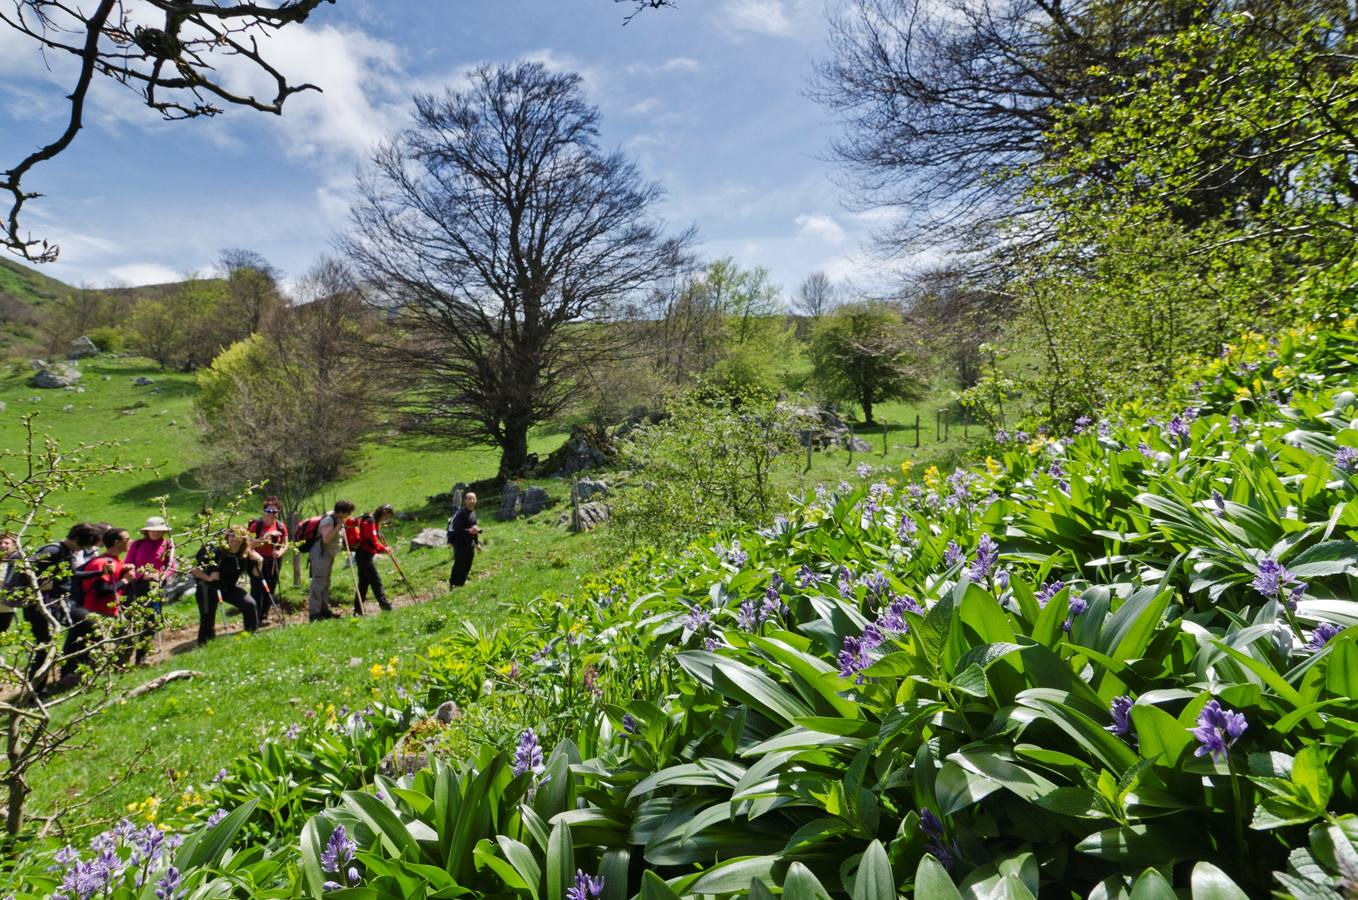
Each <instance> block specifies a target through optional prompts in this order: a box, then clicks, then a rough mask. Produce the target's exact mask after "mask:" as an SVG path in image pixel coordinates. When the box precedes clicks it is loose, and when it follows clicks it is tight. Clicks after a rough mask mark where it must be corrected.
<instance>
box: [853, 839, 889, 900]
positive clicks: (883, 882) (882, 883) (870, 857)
mask: <svg viewBox="0 0 1358 900" xmlns="http://www.w3.org/2000/svg"><path fill="white" fill-rule="evenodd" d="M849 896H850V897H852V898H853V900H896V879H895V876H894V875H892V872H891V860H890V859H888V858H887V855H886V849H885V848H883V847H882V842H881V841H873V842H872V843H871V844H868V849H866V850H864V851H863V856H862V857H861V858H860V859H859V860H858V872H857V873H856V874H855V875H854V879H853V890H852V891H850V892H849Z"/></svg>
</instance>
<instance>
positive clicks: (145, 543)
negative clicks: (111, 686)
mask: <svg viewBox="0 0 1358 900" xmlns="http://www.w3.org/2000/svg"><path fill="white" fill-rule="evenodd" d="M123 567H124V568H125V569H127V570H128V571H130V572H132V573H133V575H132V581H131V582H130V583H129V584H128V586H127V595H126V599H127V605H128V606H129V607H130V606H132V605H134V604H137V603H140V602H142V598H144V597H146V596H148V595H150V594H151V593H152V588H155V587H157V586H164V584H165V582H166V581H168V580H169V578H170V576H172V575H174V572H175V558H174V541H173V540H171V539H170V526H169V524H168V523H167V522H166V521H165V520H164V519H162V518H161V517H160V516H152V517H151V518H149V519H147V520H146V524H145V525H143V526H142V528H141V537H139V538H137V539H136V540H135V541H133V542H132V543H131V544H130V545H129V546H128V548H127V556H126V557H125V558H124V559H123ZM151 609H152V610H153V611H154V612H155V614H156V619H157V620H159V618H160V611H161V599H160V593H159V592H156V593H155V596H154V599H153V600H152V601H151ZM148 637H149V635H146V636H143V637H142V638H141V639H139V640H138V643H137V662H138V663H140V662H141V661H142V660H143V659H144V658H145V656H146V651H147V649H148V647H149V640H148V639H147V638H148Z"/></svg>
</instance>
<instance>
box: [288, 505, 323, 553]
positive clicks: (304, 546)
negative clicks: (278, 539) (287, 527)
mask: <svg viewBox="0 0 1358 900" xmlns="http://www.w3.org/2000/svg"><path fill="white" fill-rule="evenodd" d="M328 515H330V513H326V514H325V516H328ZM325 516H312V517H311V518H309V519H303V520H302V521H300V522H298V523H297V533H296V534H294V535H293V536H292V540H293V543H295V544H296V545H297V549H298V550H300V551H301V552H302V553H306V552H308V551H310V550H311V545H312V544H314V543H316V540H317V539H318V538H319V537H320V536H321V519H324V518H325Z"/></svg>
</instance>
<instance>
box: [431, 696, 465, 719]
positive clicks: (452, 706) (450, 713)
mask: <svg viewBox="0 0 1358 900" xmlns="http://www.w3.org/2000/svg"><path fill="white" fill-rule="evenodd" d="M434 718H435V719H438V720H439V721H440V722H442V723H443V724H444V725H451V724H453V720H454V719H460V718H462V710H460V709H458V707H457V704H456V703H454V702H453V701H451V700H447V701H445V702H443V703H440V704H439V708H438V709H436V710H434Z"/></svg>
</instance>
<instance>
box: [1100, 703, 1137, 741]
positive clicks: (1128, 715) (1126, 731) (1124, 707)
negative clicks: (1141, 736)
mask: <svg viewBox="0 0 1358 900" xmlns="http://www.w3.org/2000/svg"><path fill="white" fill-rule="evenodd" d="M1108 715H1109V716H1110V717H1112V719H1113V724H1112V725H1106V726H1104V727H1105V728H1106V729H1107V730H1108V731H1111V732H1112V733H1113V734H1116V735H1118V736H1120V737H1129V736H1130V735H1131V733H1132V698H1131V697H1125V696H1124V697H1114V698H1113V703H1112V705H1110V706H1109V707H1108Z"/></svg>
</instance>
